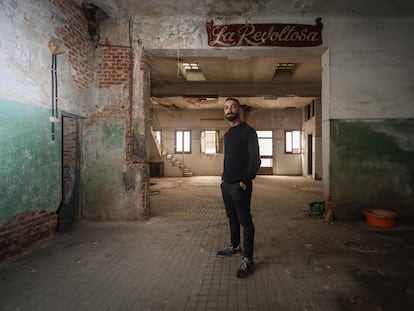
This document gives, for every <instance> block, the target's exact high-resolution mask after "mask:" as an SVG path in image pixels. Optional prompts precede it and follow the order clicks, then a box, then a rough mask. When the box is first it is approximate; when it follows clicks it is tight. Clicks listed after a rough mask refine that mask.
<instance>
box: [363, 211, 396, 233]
mask: <svg viewBox="0 0 414 311" xmlns="http://www.w3.org/2000/svg"><path fill="white" fill-rule="evenodd" d="M362 212H363V213H364V215H365V217H366V222H367V223H368V224H370V225H371V226H374V227H381V228H392V227H395V226H396V224H397V217H398V214H397V213H396V212H394V211H391V210H387V209H381V208H371V209H367V210H363V211H362Z"/></svg>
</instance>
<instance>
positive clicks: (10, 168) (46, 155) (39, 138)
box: [0, 100, 62, 225]
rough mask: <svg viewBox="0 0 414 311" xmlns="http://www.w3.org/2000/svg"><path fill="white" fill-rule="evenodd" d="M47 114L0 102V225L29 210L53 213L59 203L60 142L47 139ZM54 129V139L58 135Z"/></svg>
mask: <svg viewBox="0 0 414 311" xmlns="http://www.w3.org/2000/svg"><path fill="white" fill-rule="evenodd" d="M49 115H50V112H49V110H48V109H44V108H42V107H38V106H33V105H27V104H21V103H18V102H13V101H5V100H0V146H1V148H0V176H1V178H0V193H1V200H0V225H1V224H3V223H5V222H6V221H7V220H9V219H11V218H12V217H13V216H15V215H17V214H19V213H23V212H27V211H31V210H47V211H55V210H56V209H57V208H58V207H59V204H60V201H61V191H62V190H61V184H62V180H61V169H62V168H61V158H60V155H61V142H60V140H59V139H57V140H55V141H52V140H51V132H50V129H51V125H50V122H49ZM60 131H61V129H60V127H58V126H57V127H56V136H57V137H59V136H60Z"/></svg>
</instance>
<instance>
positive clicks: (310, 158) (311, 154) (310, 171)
mask: <svg viewBox="0 0 414 311" xmlns="http://www.w3.org/2000/svg"><path fill="white" fill-rule="evenodd" d="M312 137H313V135H312V134H309V135H308V175H312V174H313V169H312V164H313V153H312V150H313V143H312V141H313V138H312Z"/></svg>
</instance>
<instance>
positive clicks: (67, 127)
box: [62, 117, 78, 201]
mask: <svg viewBox="0 0 414 311" xmlns="http://www.w3.org/2000/svg"><path fill="white" fill-rule="evenodd" d="M62 124H63V201H65V198H66V195H67V194H69V193H70V191H71V190H72V188H73V185H74V182H75V181H74V178H75V176H73V172H74V171H75V169H76V144H77V134H78V133H77V119H74V118H67V117H63V122H62Z"/></svg>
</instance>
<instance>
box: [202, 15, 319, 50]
mask: <svg viewBox="0 0 414 311" xmlns="http://www.w3.org/2000/svg"><path fill="white" fill-rule="evenodd" d="M322 27H323V25H322V18H318V19H316V24H315V25H302V24H229V25H214V22H213V21H209V22H207V23H206V28H207V33H208V45H209V46H215V47H225V46H290V47H304V46H318V45H321V44H322Z"/></svg>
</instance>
